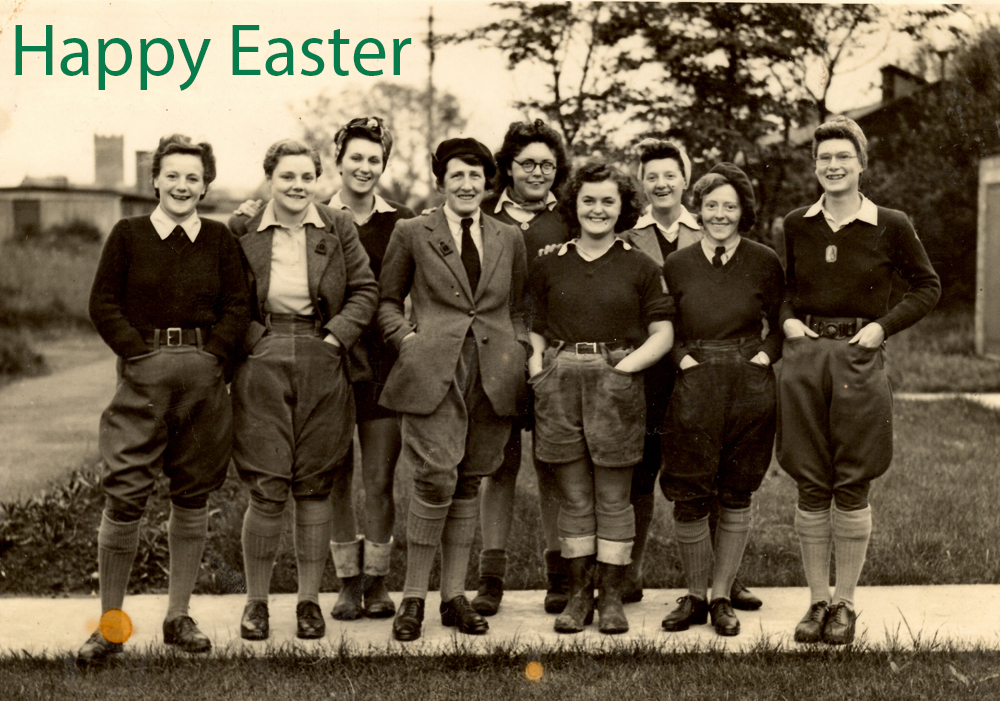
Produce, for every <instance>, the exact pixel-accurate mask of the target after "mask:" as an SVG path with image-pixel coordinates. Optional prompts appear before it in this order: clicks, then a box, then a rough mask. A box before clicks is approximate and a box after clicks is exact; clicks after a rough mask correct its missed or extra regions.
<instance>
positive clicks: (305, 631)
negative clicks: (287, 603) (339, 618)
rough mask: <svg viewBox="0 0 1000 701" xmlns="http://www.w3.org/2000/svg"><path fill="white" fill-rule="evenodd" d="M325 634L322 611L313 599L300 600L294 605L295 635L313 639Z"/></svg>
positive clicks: (304, 638) (303, 638)
mask: <svg viewBox="0 0 1000 701" xmlns="http://www.w3.org/2000/svg"><path fill="white" fill-rule="evenodd" d="M324 635H326V621H324V620H323V611H322V610H321V609H320V607H319V604H317V603H316V602H315V601H300V602H299V603H298V605H297V606H296V607H295V636H296V637H298V638H301V639H302V640H315V639H317V638H322V637H323V636H324Z"/></svg>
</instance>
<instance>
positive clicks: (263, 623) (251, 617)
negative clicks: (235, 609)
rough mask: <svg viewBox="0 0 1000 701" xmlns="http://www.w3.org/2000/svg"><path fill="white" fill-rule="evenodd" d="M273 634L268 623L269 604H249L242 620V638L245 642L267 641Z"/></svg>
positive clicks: (255, 602) (256, 602)
mask: <svg viewBox="0 0 1000 701" xmlns="http://www.w3.org/2000/svg"><path fill="white" fill-rule="evenodd" d="M270 634H271V626H270V623H269V622H268V614H267V603H266V602H264V601H250V602H247V605H246V607H245V608H244V609H243V618H242V619H241V620H240V637H242V638H243V639H244V640H267V636H268V635H270Z"/></svg>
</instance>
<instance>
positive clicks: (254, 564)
mask: <svg viewBox="0 0 1000 701" xmlns="http://www.w3.org/2000/svg"><path fill="white" fill-rule="evenodd" d="M283 516H284V513H283V512H281V511H279V512H278V513H266V512H264V511H261V510H260V509H258V508H257V507H256V506H254V503H253V502H252V501H251V502H250V505H249V506H248V507H247V513H246V515H245V516H244V517H243V571H244V573H245V574H246V577H247V600H248V601H264V602H266V601H267V595H268V594H269V593H270V591H271V571H272V570H273V569H274V558H275V556H276V555H277V553H278V543H279V542H280V541H281V526H282V520H283ZM323 547H326V544H325V543H324V546H323Z"/></svg>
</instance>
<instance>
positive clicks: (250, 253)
mask: <svg viewBox="0 0 1000 701" xmlns="http://www.w3.org/2000/svg"><path fill="white" fill-rule="evenodd" d="M262 217H263V214H262V213H260V212H258V214H257V215H256V216H255V217H253V218H252V219H251V220H250V221H248V222H247V233H246V235H245V236H243V237H242V238H240V245H241V246H243V253H244V254H245V255H246V257H247V262H248V263H249V264H250V270H251V271H253V275H254V279H255V280H256V281H257V299H258V300H260V301H261V303H263V301H264V300H266V299H267V291H268V288H269V287H270V285H271V243H272V240H273V238H274V235H273V233H272V231H271V229H267V230H266V231H258V230H257V227H258V226H259V225H260V221H261V218H262Z"/></svg>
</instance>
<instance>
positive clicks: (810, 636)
mask: <svg viewBox="0 0 1000 701" xmlns="http://www.w3.org/2000/svg"><path fill="white" fill-rule="evenodd" d="M829 615H830V605H829V604H827V603H826V602H825V601H817V602H815V603H814V604H812V605H811V606H810V607H809V610H808V611H806V615H805V616H803V617H802V620H801V621H799V624H798V625H797V626H795V642H797V643H818V642H819V641H820V639H821V638H822V635H823V626H825V625H826V619H827V617H828V616H829Z"/></svg>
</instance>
